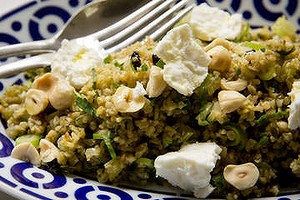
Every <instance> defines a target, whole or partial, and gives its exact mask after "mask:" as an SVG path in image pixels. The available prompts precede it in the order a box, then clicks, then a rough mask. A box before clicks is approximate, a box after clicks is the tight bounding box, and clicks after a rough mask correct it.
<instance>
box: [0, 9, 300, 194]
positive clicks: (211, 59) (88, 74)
mask: <svg viewBox="0 0 300 200" xmlns="http://www.w3.org/2000/svg"><path fill="white" fill-rule="evenodd" d="M299 40H300V37H299V35H298V34H297V33H296V28H295V27H294V26H293V25H292V24H291V23H290V22H289V21H288V20H287V19H286V18H285V17H284V16H282V17H279V18H278V19H277V20H276V22H275V23H274V24H273V25H272V26H270V27H268V26H265V27H262V28H256V29H253V28H251V27H250V25H249V24H248V23H246V22H245V21H243V19H242V16H241V15H240V14H232V15H231V14H229V13H228V12H226V11H222V10H220V9H218V8H216V7H211V6H209V5H208V4H206V3H203V4H200V5H198V6H196V7H195V8H194V9H193V10H192V11H191V12H190V13H189V14H188V15H187V16H185V17H184V18H183V19H182V20H181V21H180V22H178V24H177V25H176V26H175V27H174V28H172V29H171V30H170V31H169V32H168V33H167V34H166V35H165V36H164V37H163V38H161V39H160V40H159V41H153V40H152V39H151V38H148V37H147V38H145V39H144V40H143V41H140V42H136V43H135V44H132V45H131V46H128V47H127V48H125V49H123V50H121V51H120V52H116V53H114V54H107V55H101V56H100V55H99V52H97V51H96V50H95V49H94V48H91V47H90V46H88V45H84V44H77V43H76V42H74V41H68V40H64V41H63V42H62V46H61V48H60V49H59V50H58V51H57V52H56V54H55V57H54V60H53V62H52V64H51V65H50V66H49V67H47V68H43V69H36V70H31V71H28V72H26V76H27V78H28V83H25V84H19V85H13V86H11V87H7V88H5V92H4V93H3V95H2V96H1V97H0V113H1V115H2V118H3V119H4V121H5V122H6V123H7V128H6V130H5V133H6V135H7V136H8V137H10V138H11V139H13V140H14V141H15V144H14V146H10V148H9V149H10V150H11V152H9V153H11V156H12V157H13V158H16V159H20V160H24V161H27V162H29V163H31V164H32V165H34V166H36V167H40V168H42V169H46V170H47V171H50V172H51V173H54V174H56V173H58V174H60V173H66V174H75V175H80V176H83V177H85V178H90V179H94V180H97V181H98V182H100V183H104V184H108V185H122V186H124V185H126V183H130V185H137V186H138V187H140V188H147V185H149V184H153V183H154V184H156V185H159V186H162V187H170V186H173V187H176V188H180V190H181V191H184V192H187V193H188V194H192V195H193V196H194V197H196V198H206V197H224V198H226V199H239V198H251V197H266V196H277V195H280V194H282V192H283V191H286V189H287V188H292V191H293V192H297V191H298V192H299V189H300V186H299V177H300V170H299V169H300V156H299V155H300V143H299V141H300V134H299V126H300V121H299V120H298V119H299V113H300V108H299V107H300V104H299V98H300V94H299V88H300V86H299V84H300V82H299V78H300V74H299V72H300V70H299V69H300V60H299V59H300V57H299V53H300V46H299ZM101 53H102V51H101ZM22 164H24V163H22ZM20 165H21V164H20ZM35 177H36V178H38V177H39V175H38V174H35ZM55 180H57V183H59V182H60V183H64V182H66V180H65V179H63V178H62V179H60V178H57V179H55ZM58 180H59V181H58ZM83 180H84V179H80V178H78V179H74V181H73V182H75V183H79V184H81V182H82V184H85V183H86V182H85V181H83ZM50 185H51V184H50ZM54 185H55V184H54ZM49 187H51V186H49ZM100 187H102V186H99V189H100V190H101V189H103V190H104V191H108V190H107V189H105V187H104V186H103V188H100ZM83 188H84V189H83ZM94 190H95V188H93V187H92V188H90V187H88V186H86V187H82V191H85V193H88V192H91V191H94ZM79 193H80V192H77V193H76V192H75V196H76V194H77V196H76V198H78V197H79V196H80V194H79ZM125 193H126V192H125ZM56 194H57V195H56V196H57V197H63V196H68V195H66V194H65V193H62V192H60V193H56ZM122 194H123V193H122ZM78 195H79V196H78ZM124 195H125V194H124ZM146 197H147V198H148V197H149V198H151V197H150V196H149V195H148V196H147V195H145V194H144V195H139V198H146ZM147 198H146V199H147Z"/></svg>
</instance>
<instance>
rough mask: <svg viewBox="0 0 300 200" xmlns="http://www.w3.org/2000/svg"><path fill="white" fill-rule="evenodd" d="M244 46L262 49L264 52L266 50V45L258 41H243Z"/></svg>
mask: <svg viewBox="0 0 300 200" xmlns="http://www.w3.org/2000/svg"><path fill="white" fill-rule="evenodd" d="M244 46H245V47H249V48H251V49H253V50H255V51H262V52H264V51H265V50H266V47H265V46H264V45H262V44H259V43H254V42H245V43H244Z"/></svg>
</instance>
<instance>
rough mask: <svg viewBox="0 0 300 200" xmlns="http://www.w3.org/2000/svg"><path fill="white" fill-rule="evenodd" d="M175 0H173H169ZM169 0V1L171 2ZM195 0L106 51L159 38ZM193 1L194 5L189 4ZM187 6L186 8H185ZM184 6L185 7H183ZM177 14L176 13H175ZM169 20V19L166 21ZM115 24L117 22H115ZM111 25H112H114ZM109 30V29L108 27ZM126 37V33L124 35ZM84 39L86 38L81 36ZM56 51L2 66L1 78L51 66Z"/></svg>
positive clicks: (179, 6)
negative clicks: (144, 39)
mask: <svg viewBox="0 0 300 200" xmlns="http://www.w3.org/2000/svg"><path fill="white" fill-rule="evenodd" d="M157 1H161V0H157ZM169 1H173V0H169ZM169 1H168V2H169ZM191 2H194V1H193V0H182V1H180V2H179V3H177V4H175V5H174V6H172V7H171V8H169V9H168V10H166V11H165V12H164V13H163V14H161V15H160V16H159V17H158V18H156V19H155V20H153V21H152V22H151V23H149V24H148V25H147V26H145V27H143V28H142V29H140V30H139V31H137V32H136V33H135V34H133V35H132V36H130V37H128V38H127V39H124V41H122V42H119V41H114V42H116V44H115V46H113V47H111V48H108V49H105V50H106V52H107V53H108V54H109V53H113V52H116V51H118V50H120V49H122V48H124V47H126V46H128V45H130V44H133V43H134V42H136V41H138V40H139V39H141V38H142V37H145V36H146V35H150V37H151V38H152V39H155V40H156V39H158V38H159V37H160V36H161V35H163V34H164V33H165V32H166V31H167V30H168V29H169V28H170V27H171V26H173V25H174V24H175V23H176V22H177V21H178V20H179V19H180V18H181V17H182V16H183V15H185V14H186V13H187V12H189V11H190V10H191V9H192V8H193V7H194V5H195V4H194V3H191ZM189 3H191V4H192V5H190V6H187V5H189ZM184 7H185V8H184ZM183 8H184V9H183ZM175 14H176V15H175ZM166 20H169V21H166ZM161 22H164V24H163V25H160V23H161ZM114 25H115V24H114ZM114 25H111V26H114ZM157 26H160V28H158V29H157V30H156V31H153V30H155V28H156V27H157ZM107 30H108V29H107ZM101 34H103V32H101ZM124 37H125V35H124ZM81 39H84V38H81ZM117 42H119V43H117ZM53 56H54V53H48V54H41V55H37V56H33V57H29V58H25V59H22V60H19V61H16V62H13V63H8V64H5V65H2V66H0V78H5V77H8V76H10V75H14V74H17V73H20V72H23V71H26V70H29V69H34V68H37V67H44V66H49V65H50V63H51V62H52V59H53Z"/></svg>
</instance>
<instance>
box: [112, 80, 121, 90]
mask: <svg viewBox="0 0 300 200" xmlns="http://www.w3.org/2000/svg"><path fill="white" fill-rule="evenodd" d="M111 84H112V86H113V87H114V88H116V89H118V88H119V87H120V84H118V83H116V82H114V81H112V82H111Z"/></svg>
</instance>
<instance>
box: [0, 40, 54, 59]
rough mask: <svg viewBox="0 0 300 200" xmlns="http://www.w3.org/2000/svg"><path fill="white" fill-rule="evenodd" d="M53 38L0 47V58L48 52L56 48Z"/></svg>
mask: <svg viewBox="0 0 300 200" xmlns="http://www.w3.org/2000/svg"><path fill="white" fill-rule="evenodd" d="M55 44H56V43H55V40H52V39H47V40H39V41H33V42H25V43H19V44H13V45H6V46H2V47H0V58H9V57H13V56H24V55H28V54H41V53H49V52H53V51H55V50H56V48H55V47H56V45H55Z"/></svg>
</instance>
